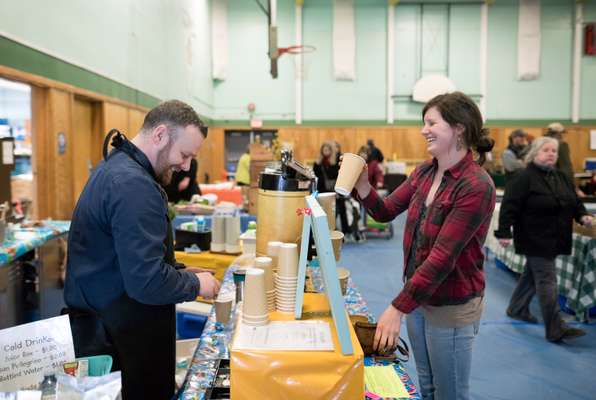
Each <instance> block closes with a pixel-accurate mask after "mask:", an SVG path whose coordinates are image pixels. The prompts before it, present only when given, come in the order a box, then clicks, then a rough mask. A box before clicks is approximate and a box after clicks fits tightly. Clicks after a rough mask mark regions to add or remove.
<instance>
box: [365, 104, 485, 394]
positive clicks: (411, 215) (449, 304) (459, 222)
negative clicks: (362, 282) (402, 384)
mask: <svg viewBox="0 0 596 400" xmlns="http://www.w3.org/2000/svg"><path fill="white" fill-rule="evenodd" d="M422 117H423V122H424V126H423V128H422V131H421V133H422V136H423V137H424V138H425V139H426V141H427V145H428V152H429V153H430V154H431V155H432V156H433V159H432V160H429V161H427V162H425V163H424V164H422V165H420V166H419V167H418V168H416V170H415V171H414V172H413V173H412V174H411V175H410V177H409V178H408V179H407V181H406V182H404V183H403V184H402V185H401V186H400V187H398V188H397V189H396V190H395V191H394V192H393V193H391V195H389V196H388V197H387V198H386V199H384V200H383V199H381V198H380V197H379V196H378V194H377V193H376V191H375V190H374V189H373V188H372V187H371V186H370V184H369V183H368V173H367V171H366V168H365V170H364V171H363V172H362V174H361V175H360V178H359V180H358V182H357V183H356V191H357V195H358V198H359V199H360V200H361V202H362V203H363V204H364V206H365V207H366V208H367V210H368V212H369V213H370V214H371V216H372V217H373V218H375V219H376V220H377V221H381V222H389V221H391V220H393V219H394V218H395V217H397V216H398V215H399V214H401V213H402V212H404V211H406V210H407V211H408V217H407V223H406V227H405V231H404V258H405V260H404V281H405V285H404V288H403V290H402V291H401V292H400V293H399V294H398V295H397V296H396V297H395V299H393V301H392V302H391V304H390V305H389V306H388V307H387V309H386V310H385V311H384V312H383V314H382V315H381V317H380V318H379V322H378V325H377V331H376V334H375V348H376V349H379V350H382V349H386V348H392V347H394V345H395V343H396V339H397V337H398V336H399V333H400V329H401V320H402V316H404V315H407V316H408V317H407V319H406V321H407V329H408V335H409V337H410V342H411V344H412V350H413V353H414V357H415V359H416V369H417V371H418V377H419V388H420V392H421V394H422V397H423V398H424V399H434V398H435V396H436V397H438V398H440V399H441V400H446V399H462V400H464V399H468V398H469V378H470V368H471V361H472V345H473V342H474V337H475V336H476V334H477V333H478V328H479V321H480V316H481V313H482V306H483V297H484V271H483V264H484V255H483V252H482V246H483V243H484V240H485V238H486V234H487V230H488V228H489V224H490V220H491V216H492V213H493V209H494V206H495V188H494V185H493V182H492V180H491V178H490V176H489V175H488V174H487V173H486V171H484V169H482V168H481V167H480V165H479V164H482V163H483V162H484V158H485V157H484V156H485V153H487V152H489V151H490V150H491V149H492V147H493V145H494V141H493V140H492V139H491V138H489V137H488V131H487V130H486V129H483V128H482V116H481V114H480V111H479V110H478V107H477V106H476V104H475V103H474V101H473V100H472V99H470V98H469V97H468V96H466V95H464V94H463V93H460V92H456V93H449V94H444V95H439V96H437V97H435V98H433V99H432V100H430V101H429V102H428V104H426V106H425V107H424V109H423V111H422ZM472 150H474V151H475V152H476V153H478V154H479V159H478V163H476V162H475V161H474V156H473V153H472Z"/></svg>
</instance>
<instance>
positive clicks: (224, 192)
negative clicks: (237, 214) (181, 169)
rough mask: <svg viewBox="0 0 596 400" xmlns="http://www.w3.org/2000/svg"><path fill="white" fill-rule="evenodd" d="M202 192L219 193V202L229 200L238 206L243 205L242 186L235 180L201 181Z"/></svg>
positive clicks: (204, 193)
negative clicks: (219, 181)
mask: <svg viewBox="0 0 596 400" xmlns="http://www.w3.org/2000/svg"><path fill="white" fill-rule="evenodd" d="M199 187H200V189H201V193H202V194H203V195H206V194H215V195H217V202H218V203H219V202H221V201H229V202H230V203H234V204H236V205H237V206H241V205H242V188H241V187H240V186H236V184H235V183H234V182H221V183H201V184H199Z"/></svg>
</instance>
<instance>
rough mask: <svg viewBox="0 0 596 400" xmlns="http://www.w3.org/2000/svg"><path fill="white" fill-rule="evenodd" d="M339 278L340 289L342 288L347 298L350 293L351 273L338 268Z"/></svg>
mask: <svg viewBox="0 0 596 400" xmlns="http://www.w3.org/2000/svg"><path fill="white" fill-rule="evenodd" d="M337 277H338V279H339V287H340V288H341V293H342V294H343V295H344V296H345V295H346V293H347V292H348V278H349V277H350V271H349V270H347V269H345V268H338V269H337Z"/></svg>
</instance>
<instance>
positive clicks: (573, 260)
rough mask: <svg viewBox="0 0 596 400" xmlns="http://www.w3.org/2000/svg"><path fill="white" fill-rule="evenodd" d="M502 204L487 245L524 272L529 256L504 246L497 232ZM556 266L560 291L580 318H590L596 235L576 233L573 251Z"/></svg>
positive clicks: (595, 291) (595, 301) (595, 300)
mask: <svg viewBox="0 0 596 400" xmlns="http://www.w3.org/2000/svg"><path fill="white" fill-rule="evenodd" d="M500 206H501V203H497V204H496V207H495V212H494V214H493V217H492V220H491V225H490V229H489V232H488V236H487V239H486V244H485V246H486V247H487V248H488V249H489V250H490V251H491V252H492V253H493V254H494V255H495V258H496V259H497V261H498V262H501V263H503V264H504V265H505V266H506V267H507V268H509V269H510V270H512V271H514V272H517V273H522V272H523V271H524V268H525V265H526V257H525V256H523V255H519V254H515V248H514V247H513V246H509V247H507V248H504V247H502V246H501V245H500V244H499V242H498V240H497V238H495V236H494V233H493V232H494V231H495V230H496V229H497V227H498V225H499V223H498V222H499V211H500ZM555 266H556V269H557V283H558V287H559V293H560V294H561V295H562V296H564V297H565V298H566V304H565V305H566V307H568V308H569V309H570V310H571V311H573V312H574V313H575V315H576V318H577V319H578V320H579V321H582V322H586V321H588V320H589V318H590V316H589V312H590V309H591V308H593V307H596V239H594V238H590V237H588V236H583V235H578V234H576V233H574V234H573V251H572V254H571V255H569V256H559V257H557V259H556V262H555Z"/></svg>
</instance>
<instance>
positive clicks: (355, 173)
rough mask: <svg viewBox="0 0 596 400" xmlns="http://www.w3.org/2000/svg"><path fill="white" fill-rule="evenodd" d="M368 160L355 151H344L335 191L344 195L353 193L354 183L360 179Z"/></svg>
mask: <svg viewBox="0 0 596 400" xmlns="http://www.w3.org/2000/svg"><path fill="white" fill-rule="evenodd" d="M365 165H366V161H365V160H364V158H362V157H360V156H359V155H356V154H353V153H344V155H343V159H342V162H341V167H340V168H339V174H338V176H337V180H336V181H335V191H336V192H337V193H339V194H341V195H342V196H347V195H349V194H350V193H352V190H353V189H354V185H356V182H357V181H358V177H359V176H360V174H361V173H362V170H363V169H364V166H365Z"/></svg>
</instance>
